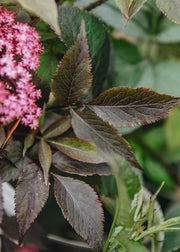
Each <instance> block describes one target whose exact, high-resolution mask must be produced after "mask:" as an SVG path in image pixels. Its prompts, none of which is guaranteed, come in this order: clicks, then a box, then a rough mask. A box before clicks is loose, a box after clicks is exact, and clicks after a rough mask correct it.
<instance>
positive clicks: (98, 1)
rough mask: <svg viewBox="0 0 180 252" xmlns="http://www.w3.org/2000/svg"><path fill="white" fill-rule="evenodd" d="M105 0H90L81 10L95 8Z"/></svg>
mask: <svg viewBox="0 0 180 252" xmlns="http://www.w3.org/2000/svg"><path fill="white" fill-rule="evenodd" d="M106 1H107V0H95V1H94V2H91V3H90V4H88V5H86V6H84V7H83V8H82V10H87V11H91V10H93V9H95V8H96V7H98V6H99V5H101V4H103V3H105V2H106Z"/></svg>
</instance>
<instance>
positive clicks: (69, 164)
mask: <svg viewBox="0 0 180 252" xmlns="http://www.w3.org/2000/svg"><path fill="white" fill-rule="evenodd" d="M53 165H54V166H55V167H56V168H57V169H59V170H60V171H63V172H67V173H72V174H78V175H82V176H89V175H93V174H98V175H100V176H102V175H111V170H110V168H109V166H108V165H107V164H106V163H100V164H90V163H85V162H83V163H82V162H80V161H78V160H74V159H72V158H70V157H68V156H66V155H65V154H63V153H62V152H60V151H57V152H56V153H54V155H53Z"/></svg>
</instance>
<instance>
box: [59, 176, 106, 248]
mask: <svg viewBox="0 0 180 252" xmlns="http://www.w3.org/2000/svg"><path fill="white" fill-rule="evenodd" d="M54 180H55V183H54V191H55V197H56V200H57V203H58V205H59V206H60V207H61V209H62V212H63V214H64V217H65V218H67V220H68V221H69V223H70V224H71V225H72V226H73V228H74V229H75V231H76V232H77V233H78V234H79V235H81V236H82V237H83V238H84V239H85V240H87V242H88V244H89V245H90V246H91V247H92V248H94V249H95V251H101V249H102V236H103V219H104V218H103V210H102V207H101V204H100V202H99V200H98V197H97V195H96V193H95V192H94V190H93V189H92V188H91V187H90V186H89V185H87V184H85V183H84V182H82V181H79V180H75V179H73V178H70V177H62V176H59V175H55V174H54Z"/></svg>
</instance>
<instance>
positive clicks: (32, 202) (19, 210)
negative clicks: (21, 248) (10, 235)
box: [15, 160, 49, 242]
mask: <svg viewBox="0 0 180 252" xmlns="http://www.w3.org/2000/svg"><path fill="white" fill-rule="evenodd" d="M48 192H49V185H46V184H45V183H44V179H43V174H42V172H41V170H40V169H39V167H38V166H37V165H36V164H35V163H33V162H32V160H29V164H28V165H27V166H26V167H25V170H24V171H23V173H22V174H21V176H20V178H19V180H18V184H17V187H16V192H15V205H16V206H15V212H16V219H17V222H18V224H19V241H20V242H22V239H23V236H24V234H25V232H26V231H27V230H28V229H29V227H30V226H31V224H32V222H33V221H34V220H35V218H36V217H37V215H38V214H39V212H40V211H41V210H42V208H43V207H44V205H45V203H46V200H47V198H48Z"/></svg>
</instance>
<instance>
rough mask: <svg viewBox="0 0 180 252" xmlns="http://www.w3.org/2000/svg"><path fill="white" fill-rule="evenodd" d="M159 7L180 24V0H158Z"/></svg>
mask: <svg viewBox="0 0 180 252" xmlns="http://www.w3.org/2000/svg"><path fill="white" fill-rule="evenodd" d="M156 4H157V6H158V8H159V9H160V10H161V11H162V12H163V13H164V14H165V15H166V16H167V17H168V18H169V19H171V20H172V21H173V22H175V23H177V24H180V1H179V0H166V1H163V0H156Z"/></svg>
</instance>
